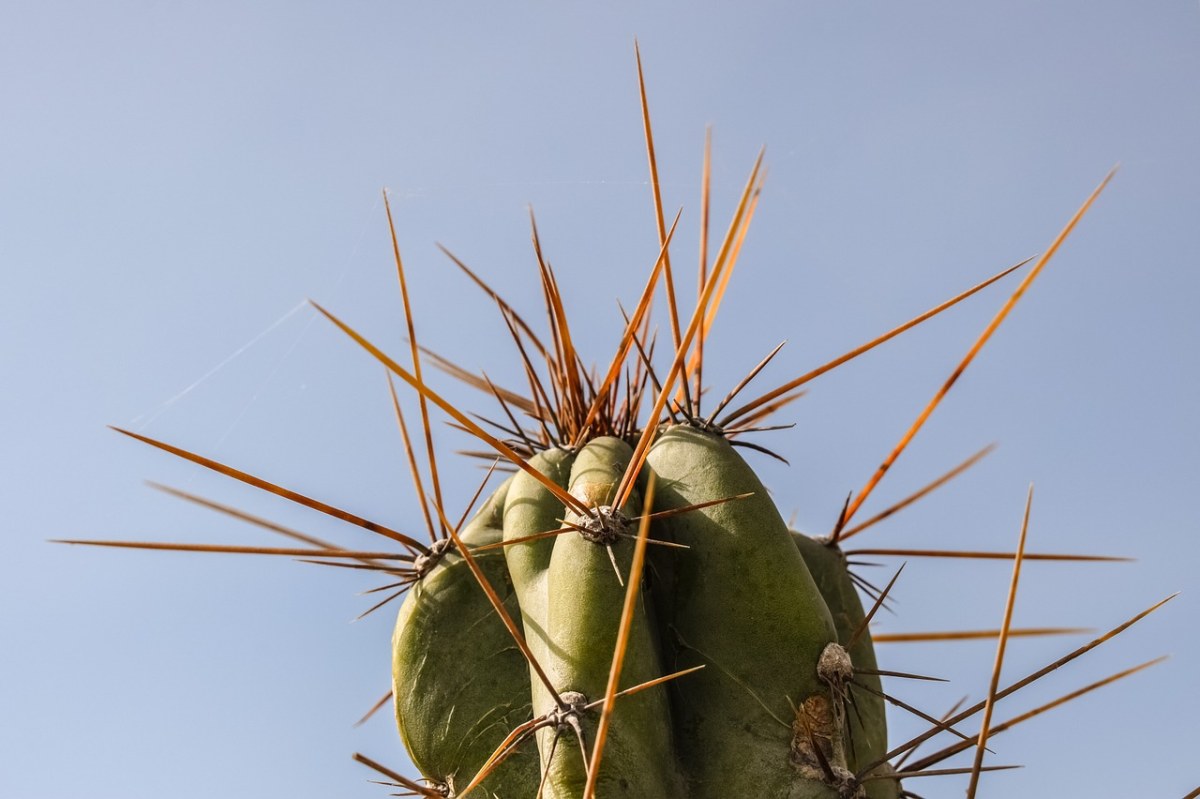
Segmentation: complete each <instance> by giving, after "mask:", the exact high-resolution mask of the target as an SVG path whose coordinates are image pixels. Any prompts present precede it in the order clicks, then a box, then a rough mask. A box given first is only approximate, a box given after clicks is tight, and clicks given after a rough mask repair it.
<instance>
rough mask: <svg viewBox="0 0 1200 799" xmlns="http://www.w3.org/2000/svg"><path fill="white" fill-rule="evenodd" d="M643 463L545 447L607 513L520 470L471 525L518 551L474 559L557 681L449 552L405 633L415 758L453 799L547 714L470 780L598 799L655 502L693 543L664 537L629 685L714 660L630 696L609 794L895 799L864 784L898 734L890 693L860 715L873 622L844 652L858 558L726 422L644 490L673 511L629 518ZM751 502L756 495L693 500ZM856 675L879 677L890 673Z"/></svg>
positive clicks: (650, 567)
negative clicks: (570, 499) (795, 507)
mask: <svg viewBox="0 0 1200 799" xmlns="http://www.w3.org/2000/svg"><path fill="white" fill-rule="evenodd" d="M631 457H632V447H631V446H630V444H629V443H628V442H626V441H622V440H620V439H616V438H611V437H601V438H597V439H594V440H592V441H590V442H588V443H587V444H586V445H584V446H583V447H582V448H580V449H579V450H578V451H577V452H568V451H566V450H561V449H551V450H547V451H545V452H542V453H539V454H538V455H536V456H534V457H533V458H532V459H531V462H530V465H531V466H533V467H534V468H535V469H537V470H538V471H540V472H541V473H542V474H544V475H546V476H547V477H548V478H549V479H550V480H551V481H553V482H554V483H555V484H556V485H558V486H560V487H562V488H564V489H566V490H567V491H569V492H570V493H571V495H572V496H574V497H575V498H576V499H579V500H581V501H582V503H583V504H584V505H586V506H587V507H588V508H589V509H591V511H592V512H591V513H590V514H582V513H579V512H576V511H575V510H572V509H570V508H568V507H566V506H564V504H563V502H562V501H561V500H559V499H558V498H556V497H555V496H554V494H553V493H552V492H551V491H550V490H549V489H548V488H547V487H546V486H545V485H543V484H542V483H541V482H539V481H538V480H536V479H535V478H533V477H532V476H530V475H529V474H526V473H524V472H519V473H518V474H516V475H515V476H513V477H512V478H510V480H509V481H508V482H506V483H505V484H504V486H502V487H501V488H500V489H499V490H497V491H496V492H495V494H493V496H492V497H491V498H490V499H489V500H488V503H487V504H486V505H485V506H484V508H483V509H482V510H481V511H480V512H479V514H478V515H477V516H476V518H475V519H474V520H473V521H472V522H471V523H470V525H468V527H467V528H466V530H465V532H464V534H463V536H462V537H461V538H462V540H463V543H464V545H466V546H467V547H468V548H474V547H476V546H481V545H484V544H485V543H492V542H495V541H498V540H504V541H506V542H508V544H509V545H508V546H505V547H504V548H503V550H502V551H501V550H499V549H489V550H484V551H481V552H480V553H479V554H478V555H477V556H476V560H477V562H478V563H479V564H480V566H481V568H482V569H483V571H484V572H485V574H486V575H487V578H488V580H489V582H490V583H491V585H492V586H493V587H494V588H495V589H496V591H497V593H498V594H499V595H500V596H501V597H503V598H504V599H505V602H506V606H507V607H508V608H509V610H510V615H511V616H512V618H513V619H514V620H515V621H516V622H517V623H518V624H519V626H520V628H521V630H522V632H523V635H524V638H525V640H526V641H527V643H528V647H529V649H530V651H531V652H532V653H533V656H534V658H535V659H536V660H537V662H538V664H539V665H540V667H541V671H542V672H543V673H544V674H545V679H546V680H548V681H549V683H550V685H549V686H548V685H546V683H545V681H544V680H543V677H542V676H541V675H539V674H538V672H537V670H535V669H533V668H532V667H531V666H530V665H529V664H528V663H526V661H525V659H524V657H523V656H522V655H521V653H520V651H519V649H518V648H517V646H516V644H515V643H514V640H513V638H512V637H511V635H510V634H509V633H508V631H507V630H506V629H505V628H504V626H503V624H501V623H500V621H499V619H498V618H497V616H496V614H495V611H494V610H493V609H492V608H491V606H490V604H489V602H488V600H487V598H486V596H485V594H484V591H483V590H482V589H481V588H480V587H479V585H478V584H476V583H475V582H474V578H473V577H472V575H471V574H470V573H469V571H468V570H467V569H466V568H465V565H466V564H465V562H464V561H463V559H462V557H461V556H460V555H459V554H458V553H457V552H455V551H453V550H451V551H448V552H447V553H445V555H444V556H442V560H441V562H440V563H438V564H437V566H435V567H434V568H433V569H431V570H430V571H429V572H428V573H427V574H426V575H425V576H424V577H423V578H422V580H421V583H420V584H419V585H418V586H417V587H416V589H415V590H413V591H412V592H411V593H410V595H409V597H408V598H407V600H406V601H405V603H404V606H403V608H402V609H401V612H400V618H399V622H398V624H397V628H396V635H395V662H394V675H395V696H396V705H397V715H398V718H399V722H400V727H401V732H402V735H403V737H404V740H405V743H406V745H407V746H408V748H409V751H410V753H411V754H412V756H413V761H414V763H415V764H416V766H417V767H418V768H419V769H421V771H422V773H423V774H424V775H425V777H426V778H428V779H429V780H431V781H432V782H433V783H434V784H435V785H439V786H445V787H446V790H447V793H448V794H450V793H451V792H453V791H454V790H461V789H462V788H463V787H464V786H465V785H467V784H468V783H469V781H470V780H471V778H472V777H473V776H474V774H475V773H476V772H477V771H478V770H479V768H480V767H481V766H482V764H483V763H484V762H485V761H486V760H487V759H488V757H489V755H491V754H492V753H493V751H494V750H496V748H497V747H498V746H499V745H500V743H501V742H502V741H503V740H504V739H505V736H506V734H508V733H509V732H510V731H511V730H513V729H516V728H517V727H518V725H520V724H522V723H523V722H524V723H528V722H535V723H534V724H531V725H529V726H538V727H539V729H538V730H537V731H536V734H535V735H529V736H526V737H527V740H524V741H523V742H521V743H519V744H517V745H516V746H515V747H512V748H511V752H504V759H503V761H502V762H501V764H500V765H499V766H498V767H496V769H495V771H493V772H492V773H491V774H490V775H489V776H488V777H487V779H486V780H485V781H484V782H482V783H481V784H480V786H479V787H477V788H475V789H473V791H472V792H473V793H474V792H476V791H480V792H482V793H480V795H481V796H496V797H499V798H500V799H510V798H511V799H523V798H524V797H528V799H534V797H536V796H537V795H538V792H539V790H540V791H541V796H543V797H546V798H547V799H581V797H583V796H584V794H585V786H586V783H587V779H588V765H587V762H588V760H589V759H590V757H591V754H592V746H593V743H594V741H595V737H596V729H597V723H598V720H599V717H600V712H601V708H600V705H601V704H602V700H603V698H604V695H605V688H606V685H607V682H608V678H609V670H610V666H611V664H612V661H613V652H614V648H615V645H616V641H617V636H618V631H619V627H620V624H621V616H622V607H623V605H624V601H625V595H626V581H627V580H628V579H629V576H630V563H631V560H632V557H633V552H634V548H635V539H636V533H637V529H638V519H639V518H640V516H641V515H642V514H643V512H646V511H647V510H648V511H652V512H663V511H681V512H678V513H675V514H673V515H669V516H665V517H662V518H657V519H654V520H653V521H652V522H651V526H650V531H649V536H650V537H651V538H652V539H655V540H656V541H659V542H666V543H669V544H674V545H675V546H670V547H668V546H657V545H653V544H652V545H651V546H650V547H649V549H650V550H651V551H650V553H649V555H648V562H647V565H646V569H645V576H644V579H643V580H642V581H641V585H640V587H639V594H638V601H637V602H636V603H635V604H634V608H633V615H632V619H631V621H630V624H629V642H628V646H627V648H626V650H625V655H624V659H623V669H622V673H621V679H620V683H619V685H618V688H620V689H622V690H623V689H627V688H630V687H633V686H637V685H642V684H644V683H647V682H650V681H653V680H655V679H656V678H660V677H663V676H666V675H669V674H673V673H675V672H679V671H682V670H684V669H688V668H691V667H695V666H703V667H704V668H703V669H701V670H699V671H695V672H692V673H690V674H687V675H685V676H682V677H679V678H678V679H674V680H671V681H668V682H665V683H661V684H659V685H656V686H654V687H650V688H647V689H645V690H642V691H639V692H637V693H634V694H631V695H628V696H621V697H618V698H617V699H616V700H615V705H614V707H613V711H612V718H611V724H610V727H609V729H608V734H607V738H606V745H605V749H604V754H603V757H602V759H601V761H600V766H599V771H598V774H597V779H596V788H595V796H597V797H613V798H614V799H615V798H617V797H625V798H626V799H663V797H676V796H678V797H696V798H697V799H708V798H709V797H711V798H712V799H717V797H722V798H723V797H731V796H737V797H741V796H754V797H759V798H761V799H809V798H814V799H815V798H816V797H837V796H846V797H853V796H859V797H863V796H870V797H872V799H884V797H894V796H896V794H897V787H896V784H895V782H894V781H891V780H877V781H873V782H870V783H867V784H866V785H865V786H859V785H858V783H857V782H856V780H855V778H854V776H853V772H854V769H855V768H856V766H858V765H861V764H864V763H866V762H869V761H870V760H872V759H874V758H875V757H877V756H878V755H879V754H881V753H882V749H883V747H884V741H885V740H886V730H885V728H884V720H883V713H882V706H881V705H879V704H878V702H877V701H876V698H875V697H873V696H872V695H870V694H864V695H861V696H859V695H856V697H855V698H856V701H857V702H858V703H859V706H858V708H857V715H856V711H855V709H852V708H850V707H849V706H848V703H847V696H848V692H849V690H850V688H849V685H848V684H847V683H848V681H849V679H850V677H851V675H850V673H849V672H848V671H847V670H848V669H850V668H852V667H854V666H860V663H859V661H860V660H861V661H863V665H861V667H863V668H866V669H868V670H873V669H874V668H875V663H874V655H873V653H872V651H871V643H870V636H869V635H868V634H866V633H863V634H862V635H860V636H859V638H858V639H857V641H856V642H855V645H854V647H853V648H852V650H851V652H850V653H849V655H848V656H847V654H846V653H845V651H844V650H843V649H842V647H841V645H840V644H839V641H840V643H841V644H845V643H848V642H849V639H850V637H851V636H852V635H853V631H854V629H856V627H857V625H858V624H859V623H861V621H862V617H863V610H862V605H861V603H859V602H858V598H857V596H856V595H855V594H854V593H853V587H852V585H851V583H850V581H849V577H848V575H847V574H846V573H845V560H844V558H842V557H841V554H840V553H839V552H837V551H836V550H835V549H829V548H827V547H825V546H824V545H823V544H821V543H818V542H815V541H812V540H810V539H803V540H800V539H798V538H797V536H798V534H795V533H792V532H789V530H788V529H787V526H786V524H785V523H784V522H783V520H782V518H781V517H780V515H779V512H778V511H777V510H776V508H775V506H774V504H773V502H772V501H771V499H770V497H769V496H768V494H767V492H766V490H765V489H764V488H763V486H762V484H761V482H760V481H759V479H758V478H757V476H756V475H755V474H754V472H753V471H752V470H751V468H750V467H749V465H748V464H747V463H746V462H745V461H744V460H743V459H742V458H741V456H740V455H738V454H737V452H735V451H734V449H733V448H732V447H731V446H730V445H729V443H728V442H727V441H726V440H725V438H724V437H723V436H721V435H719V434H715V433H712V432H707V431H704V430H701V429H697V428H695V427H690V426H686V425H676V426H672V427H668V428H666V429H664V430H662V431H661V432H660V434H659V436H658V438H657V440H656V442H655V443H654V445H653V447H652V448H651V450H650V452H649V455H648V457H647V459H646V463H645V465H644V467H643V469H642V472H641V474H640V475H638V483H637V485H638V486H639V487H640V488H641V489H644V488H645V487H646V484H647V482H648V481H649V480H651V479H653V481H654V485H655V488H654V498H653V507H652V508H649V509H643V508H642V505H641V502H642V499H641V490H639V489H635V490H634V491H633V492H632V495H631V497H630V498H629V499H628V500H627V501H626V503H625V505H624V507H622V508H621V509H620V510H619V512H618V511H614V510H613V509H612V507H611V505H612V503H613V502H614V500H615V492H616V490H617V486H618V484H619V483H620V481H621V478H622V475H624V473H625V472H626V470H627V467H628V464H629V461H630V460H631ZM746 495H748V496H746ZM732 497H740V498H738V499H729V501H726V502H719V503H716V504H711V505H708V506H706V507H702V508H695V509H689V508H690V507H691V506H693V505H700V504H703V503H707V502H711V501H713V500H722V499H726V498H732ZM562 529H566V530H567V531H566V532H562V533H560V534H558V535H553V536H547V537H543V538H539V539H536V540H521V539H525V538H527V537H529V536H533V535H536V534H538V533H547V532H551V531H555V530H562ZM806 561H807V562H808V563H811V564H812V566H813V568H812V569H810V568H809V566H808V565H806ZM814 575H815V576H816V579H814ZM847 592H848V593H847ZM831 663H832V664H833V665H832V666H831V665H830V664H831ZM858 679H860V680H862V681H863V682H865V683H867V684H869V685H871V686H877V685H878V678H877V677H874V676H862V677H859V678H858ZM551 688H553V691H552V690H551ZM556 695H557V696H556ZM505 725H507V728H505ZM581 736H582V737H581ZM464 742H469V743H464Z"/></svg>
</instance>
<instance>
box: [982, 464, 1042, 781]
mask: <svg viewBox="0 0 1200 799" xmlns="http://www.w3.org/2000/svg"><path fill="white" fill-rule="evenodd" d="M1032 507H1033V485H1032V484H1030V486H1029V494H1028V496H1027V497H1026V499H1025V516H1024V518H1022V519H1021V537H1020V539H1019V541H1018V543H1017V556H1016V557H1015V558H1013V573H1012V581H1011V582H1010V583H1009V586H1008V598H1007V599H1006V600H1005V601H1004V620H1003V622H1002V624H1001V625H1000V637H999V639H997V641H996V662H995V665H994V666H993V667H992V678H991V681H990V682H989V683H988V693H987V699H986V701H985V702H984V705H983V721H982V723H981V726H980V728H979V744H978V745H977V746H976V747H975V763H974V766H973V767H972V769H971V780H970V783H969V784H968V785H967V799H975V791H976V790H977V789H978V787H979V774H980V772H981V770H982V769H983V753H984V750H985V749H986V748H987V737H988V728H989V727H991V726H992V711H993V710H994V709H995V706H996V690H997V689H998V688H999V687H1000V671H1001V670H1002V669H1003V668H1004V653H1005V650H1006V649H1007V647H1008V630H1009V628H1010V627H1012V617H1013V608H1014V607H1015V606H1016V601H1017V584H1018V583H1019V582H1020V579H1021V564H1022V562H1023V561H1024V557H1025V539H1026V537H1027V536H1028V535H1029V511H1030V510H1031V509H1032Z"/></svg>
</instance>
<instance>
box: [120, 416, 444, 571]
mask: <svg viewBox="0 0 1200 799" xmlns="http://www.w3.org/2000/svg"><path fill="white" fill-rule="evenodd" d="M109 429H111V430H115V431H117V432H118V433H120V434H122V435H126V436H129V437H130V438H133V439H137V440H138V441H141V442H142V443H144V444H149V445H150V446H152V447H157V448H158V449H161V450H162V451H164V452H169V453H171V454H172V455H174V456H176V457H178V458H183V459H184V460H187V461H191V462H192V463H195V464H198V465H200V466H203V467H204V468H206V469H211V470H213V471H214V472H218V473H220V474H223V475H225V476H226V477H232V478H233V479H234V480H239V481H241V482H243V483H246V484H247V485H252V486H254V487H255V488H261V489H262V490H264V491H268V492H270V493H272V494H274V495H275V496H278V497H283V498H284V499H288V500H291V501H292V502H295V503H296V504H298V505H303V506H304V507H306V508H311V509H312V510H315V511H320V512H321V513H324V514H326V515H329V516H332V517H333V518H335V519H341V520H342V521H344V522H349V523H350V524H353V525H355V526H356V527H361V528H363V529H364V530H369V531H371V532H372V533H379V534H380V535H382V536H384V537H385V538H390V539H392V540H393V541H396V542H398V543H401V544H403V545H404V546H405V547H407V548H408V549H410V550H413V551H415V552H421V553H425V552H428V549H427V548H426V547H425V545H424V544H422V543H421V542H420V541H417V540H416V539H414V538H409V537H408V536H406V535H404V534H403V533H400V532H397V531H396V530H393V529H391V528H390V527H384V526H383V525H382V524H376V523H375V522H372V521H368V520H366V519H364V518H362V517H361V516H355V515H354V514H353V513H349V512H347V511H344V510H341V509H340V508H335V507H333V506H332V505H326V504H325V503H324V502H320V501H318V500H315V499H312V498H310V497H306V496H304V495H303V494H300V493H297V492H295V491H291V490H289V489H286V488H283V487H281V486H277V485H275V484H274V483H269V482H267V481H266V480H263V479H262V478H259V477H255V476H254V475H252V474H247V473H246V472H243V471H239V470H238V469H234V468H233V467H232V466H226V465H225V464H223V463H220V462H218V461H215V460H212V459H211V458H205V457H204V456H203V455H197V454H195V453H194V452H188V451H187V450H186V449H181V448H179V447H175V446H172V445H170V444H167V443H164V442H162V441H156V440H155V439H153V438H150V437H149V436H144V435H141V434H140V433H133V432H130V431H129V430H122V429H121V428H119V427H112V426H111V425H110V426H109Z"/></svg>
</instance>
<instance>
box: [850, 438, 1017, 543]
mask: <svg viewBox="0 0 1200 799" xmlns="http://www.w3.org/2000/svg"><path fill="white" fill-rule="evenodd" d="M995 449H996V445H995V444H988V445H987V446H986V447H984V448H983V449H981V450H979V451H978V452H976V453H975V454H974V455H972V456H971V457H969V458H967V459H966V460H965V461H963V462H962V463H960V464H958V465H957V466H955V467H954V468H953V469H951V470H950V471H948V472H946V473H945V474H943V475H942V476H941V477H939V478H937V479H936V480H934V481H933V482H931V483H929V484H927V485H926V486H925V487H923V488H921V489H920V490H918V491H916V492H914V493H912V494H909V495H908V496H907V497H905V498H904V499H902V500H900V501H899V502H897V503H896V504H895V505H892V506H890V507H888V508H885V509H883V510H881V511H880V512H879V513H876V514H875V515H874V516H872V517H871V518H869V519H867V520H866V521H864V522H860V523H858V524H857V525H855V526H854V527H851V528H850V529H848V530H843V531H842V534H841V540H842V541H845V540H846V539H847V538H850V537H851V536H854V535H858V534H859V533H861V532H862V531H863V530H866V529H867V528H868V527H870V526H871V525H873V524H877V523H879V522H881V521H883V520H884V519H886V518H888V517H889V516H891V515H893V514H895V513H898V512H899V511H902V510H904V509H905V508H907V507H908V506H909V505H911V504H913V503H914V502H916V501H917V500H919V499H922V498H923V497H925V496H926V495H928V494H929V493H931V492H932V491H935V490H937V489H938V488H941V487H942V486H944V485H945V484H946V483H948V482H950V481H951V480H953V479H954V478H955V477H958V476H959V475H960V474H962V473H963V472H965V471H966V470H967V469H970V468H971V467H972V466H974V465H975V464H977V463H979V461H981V460H983V458H984V457H986V456H988V455H990V454H991V453H992V451H993V450H995Z"/></svg>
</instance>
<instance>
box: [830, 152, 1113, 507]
mask: <svg viewBox="0 0 1200 799" xmlns="http://www.w3.org/2000/svg"><path fill="white" fill-rule="evenodd" d="M1114 174H1116V167H1114V168H1113V169H1112V171H1110V172H1109V173H1108V174H1107V175H1106V176H1105V178H1104V180H1102V181H1101V182H1100V185H1099V186H1097V187H1096V188H1095V190H1093V191H1092V193H1091V194H1090V195H1089V196H1088V198H1087V200H1085V201H1084V203H1083V205H1081V206H1080V207H1079V210H1078V211H1076V212H1075V215H1074V216H1072V217H1071V220H1070V221H1069V222H1068V223H1067V224H1066V227H1064V228H1063V229H1062V231H1061V232H1059V234H1058V236H1056V237H1055V239H1054V241H1053V242H1052V243H1051V244H1050V246H1049V247H1048V248H1047V249H1046V252H1044V253H1042V255H1041V257H1040V258H1038V260H1037V263H1035V264H1034V265H1033V268H1032V269H1030V270H1029V273H1028V274H1027V275H1025V279H1024V280H1022V281H1021V283H1020V285H1018V286H1017V289H1016V291H1014V292H1013V293H1012V296H1010V297H1009V298H1008V300H1007V301H1006V302H1005V303H1004V305H1003V306H1002V307H1001V308H1000V310H999V311H998V312H997V313H996V315H995V316H994V317H993V318H992V321H991V322H989V323H988V326H987V327H986V328H984V330H983V333H981V334H980V336H979V338H978V339H976V341H975V343H974V344H973V345H972V346H971V349H969V350H968V351H967V354H966V355H965V356H964V357H963V359H962V361H961V362H960V363H959V364H958V366H957V367H955V369H954V371H953V372H951V373H950V377H949V378H947V379H946V382H945V383H943V384H942V387H941V388H939V389H938V391H937V393H936V394H934V395H933V398H932V399H931V400H930V401H929V403H928V404H927V405H926V406H925V408H924V409H923V410H922V411H921V413H920V414H919V415H918V416H917V418H916V421H914V422H913V423H912V425H911V426H910V427H909V429H908V430H907V431H906V432H905V434H904V435H903V436H901V438H900V441H899V443H897V444H896V446H895V447H894V448H893V449H892V451H891V452H890V453H889V454H888V456H887V457H886V458H885V459H884V461H883V463H882V464H880V466H879V468H878V469H876V470H875V473H874V474H873V475H871V478H870V479H869V480H867V482H866V485H864V486H863V487H862V490H860V491H859V492H858V495H857V496H855V498H854V502H853V503H852V504H851V505H850V512H849V514H848V516H847V521H849V519H850V518H852V517H853V516H854V514H855V512H856V511H857V510H858V509H859V508H860V507H862V504H863V502H865V501H866V499H867V497H869V496H870V495H871V492H872V491H873V490H874V489H875V486H877V485H878V484H879V481H880V480H882V479H883V475H884V474H885V473H887V471H888V469H890V468H891V467H892V464H893V463H895V462H896V459H897V458H899V457H900V453H902V452H904V450H905V448H906V447H908V443H909V442H910V441H912V439H913V437H914V436H916V434H917V431H919V430H920V429H921V427H922V426H924V424H925V421H926V420H927V419H928V418H929V417H930V415H931V414H932V413H933V411H934V409H935V408H937V406H938V405H939V404H940V403H941V401H942V399H943V398H944V397H945V396H946V394H948V393H949V392H950V389H951V388H952V387H953V386H954V384H955V383H956V382H958V378H959V377H961V376H962V374H963V372H964V371H966V369H967V367H968V366H970V365H971V362H972V361H973V360H975V356H976V355H978V354H979V351H980V350H982V349H983V346H984V345H985V344H987V342H988V340H989V339H991V337H992V334H993V333H995V332H996V329H997V328H999V327H1000V323H1001V322H1003V321H1004V320H1005V319H1006V318H1007V317H1008V314H1009V313H1010V312H1011V311H1012V309H1013V308H1014V307H1015V306H1016V304H1017V303H1018V302H1019V301H1020V300H1021V298H1022V297H1023V296H1024V295H1025V292H1026V290H1028V289H1029V286H1030V285H1031V284H1032V283H1033V281H1034V280H1036V279H1037V277H1038V275H1040V274H1041V273H1042V270H1043V269H1044V268H1045V267H1046V264H1048V263H1049V262H1050V259H1051V258H1053V257H1054V254H1055V253H1057V252H1058V248H1059V247H1061V246H1062V243H1063V242H1064V241H1065V240H1066V238H1067V236H1069V235H1070V234H1071V231H1072V230H1074V229H1075V226H1076V225H1077V224H1079V220H1080V219H1082V218H1083V215H1084V214H1086V213H1087V211H1088V209H1089V208H1091V207H1092V203H1093V202H1095V201H1096V198H1097V197H1099V196H1100V192H1102V191H1103V190H1104V187H1105V186H1107V185H1108V182H1109V181H1110V180H1112V178H1113V175H1114Z"/></svg>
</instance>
